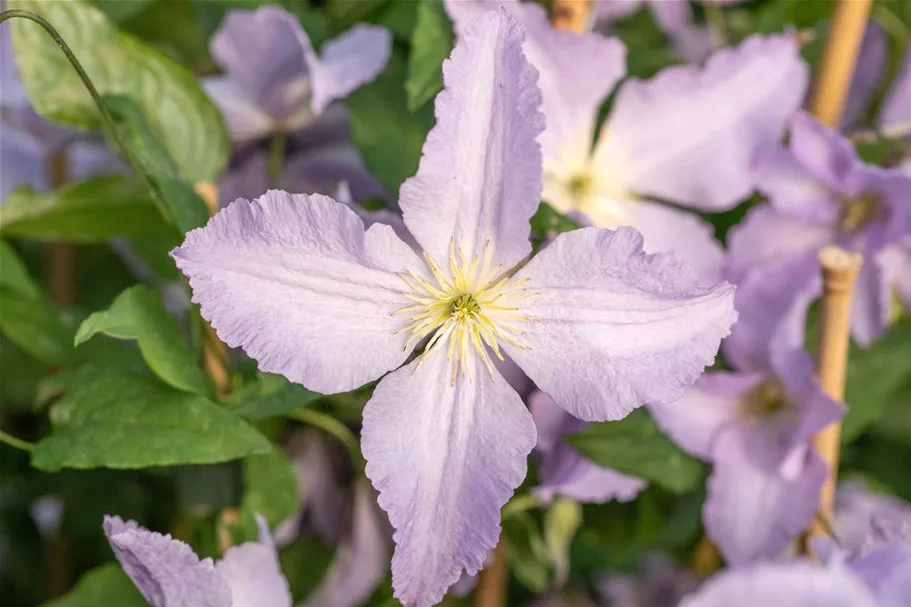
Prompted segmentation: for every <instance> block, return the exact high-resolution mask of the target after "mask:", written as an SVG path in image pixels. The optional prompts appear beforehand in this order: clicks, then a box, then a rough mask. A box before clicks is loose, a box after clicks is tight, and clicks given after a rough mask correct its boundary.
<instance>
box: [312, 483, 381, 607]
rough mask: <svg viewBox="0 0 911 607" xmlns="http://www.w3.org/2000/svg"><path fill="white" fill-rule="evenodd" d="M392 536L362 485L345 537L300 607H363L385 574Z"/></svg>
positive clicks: (357, 487)
mask: <svg viewBox="0 0 911 607" xmlns="http://www.w3.org/2000/svg"><path fill="white" fill-rule="evenodd" d="M391 556H392V534H391V529H390V528H389V523H388V522H387V521H386V517H385V515H384V514H383V512H382V511H381V510H380V509H379V506H377V504H376V496H375V494H374V492H373V489H372V488H371V487H370V486H369V485H367V484H366V483H365V482H360V483H358V484H357V485H355V488H354V520H353V521H352V529H351V534H350V536H349V537H347V538H345V540H344V541H343V542H342V544H341V545H340V546H338V548H336V551H335V559H334V560H333V561H332V565H330V566H329V570H328V571H327V572H326V575H325V577H324V578H323V581H322V582H321V583H320V585H319V587H318V588H317V589H316V590H314V591H313V592H312V593H311V594H310V596H308V597H307V601H306V603H304V607H357V606H358V605H363V604H364V603H365V602H366V601H367V599H369V598H370V595H371V594H373V591H374V590H375V589H376V587H377V586H378V585H379V583H380V582H381V581H382V580H383V576H385V575H386V572H387V571H388V570H389V559H390V557H391Z"/></svg>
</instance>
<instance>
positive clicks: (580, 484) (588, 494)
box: [528, 392, 648, 503]
mask: <svg viewBox="0 0 911 607" xmlns="http://www.w3.org/2000/svg"><path fill="white" fill-rule="evenodd" d="M528 407H529V409H531V414H532V416H533V417H534V420H535V427H536V428H537V429H538V444H537V446H536V447H535V452H536V453H537V455H538V457H539V459H540V462H541V463H540V466H539V467H538V478H539V480H540V485H539V486H538V487H537V488H536V489H535V494H536V495H537V496H538V497H539V498H540V499H541V500H542V501H543V502H545V503H547V502H550V501H551V500H552V499H553V498H554V497H555V496H557V495H562V496H564V497H568V498H570V499H574V500H576V501H579V502H591V503H603V502H608V501H610V500H614V499H615V500H617V501H620V502H628V501H630V500H633V499H635V498H636V495H638V494H639V492H640V491H642V490H643V489H645V487H646V486H647V485H648V483H647V482H646V481H645V480H643V479H641V478H636V477H633V476H628V475H626V474H622V473H620V472H617V471H616V470H611V469H609V468H603V467H601V466H599V465H598V464H596V463H595V462H593V461H591V460H590V459H588V458H586V457H585V456H583V455H582V454H581V453H579V452H578V451H576V450H575V449H573V448H572V447H570V446H569V445H568V444H567V443H566V442H565V441H564V440H563V437H565V436H566V435H567V434H573V433H576V432H581V431H582V430H583V429H584V428H585V427H586V426H587V425H588V423H586V422H583V421H581V420H578V419H576V418H574V417H573V416H572V415H570V414H568V413H567V412H566V411H564V410H563V409H561V408H560V407H558V406H557V404H556V403H555V402H554V400H553V399H552V398H551V397H550V396H548V395H547V394H545V393H544V392H535V393H534V394H532V395H531V397H530V398H529V400H528Z"/></svg>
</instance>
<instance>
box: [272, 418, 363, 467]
mask: <svg viewBox="0 0 911 607" xmlns="http://www.w3.org/2000/svg"><path fill="white" fill-rule="evenodd" d="M287 416H288V417H290V418H291V419H294V420H297V421H299V422H303V423H305V424H308V425H310V426H314V427H316V428H319V429H320V430H323V431H325V432H328V433H329V434H331V435H332V436H334V437H335V438H337V439H338V440H339V441H340V442H341V443H342V445H343V446H344V447H345V449H346V450H347V451H348V457H349V458H350V459H351V464H352V465H353V466H354V467H355V468H357V470H358V471H359V472H363V471H364V466H365V463H364V458H363V456H362V455H361V446H360V444H358V442H357V438H356V437H355V436H354V433H353V432H351V430H350V429H349V428H348V426H346V425H345V424H343V423H342V422H340V421H338V420H337V419H335V418H334V417H332V416H331V415H327V414H326V413H322V412H320V411H316V410H314V409H295V410H294V411H292V412H291V413H288V414H287Z"/></svg>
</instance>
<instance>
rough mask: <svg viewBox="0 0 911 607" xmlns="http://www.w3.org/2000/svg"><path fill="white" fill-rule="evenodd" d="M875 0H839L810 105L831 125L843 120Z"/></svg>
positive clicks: (825, 122)
mask: <svg viewBox="0 0 911 607" xmlns="http://www.w3.org/2000/svg"><path fill="white" fill-rule="evenodd" d="M871 4H872V0H839V2H838V5H837V6H836V7H835V16H834V17H833V18H832V25H831V27H830V28H829V37H828V39H827V40H826V47H825V51H824V52H823V55H822V63H821V67H820V70H819V74H818V75H817V79H816V87H815V89H814V91H813V100H812V102H811V103H810V109H811V111H812V112H813V114H814V115H815V116H816V117H817V118H819V120H820V121H821V122H822V123H823V124H826V125H828V126H836V125H838V123H839V122H840V121H841V115H842V111H843V110H844V106H845V98H846V97H847V94H848V88H849V87H850V85H851V79H852V78H853V76H854V67H855V66H856V65H857V55H858V53H859V52H860V44H861V41H862V40H863V37H864V30H865V29H866V27H867V19H868V18H869V16H870V5H871Z"/></svg>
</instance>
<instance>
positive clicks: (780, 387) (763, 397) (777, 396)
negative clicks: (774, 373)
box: [740, 379, 793, 421]
mask: <svg viewBox="0 0 911 607" xmlns="http://www.w3.org/2000/svg"><path fill="white" fill-rule="evenodd" d="M792 407H793V405H792V403H791V401H790V399H789V398H788V395H787V392H786V391H785V387H784V384H782V383H781V382H780V381H778V380H777V379H767V380H764V381H762V382H760V383H759V384H757V385H755V386H753V387H752V388H750V389H749V390H747V392H746V394H744V395H743V398H742V399H741V400H740V411H741V413H742V414H744V415H745V416H747V417H749V418H750V419H753V420H757V421H761V420H766V419H769V418H771V417H775V416H777V415H779V414H780V413H784V412H785V411H790V410H791V409H792Z"/></svg>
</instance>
